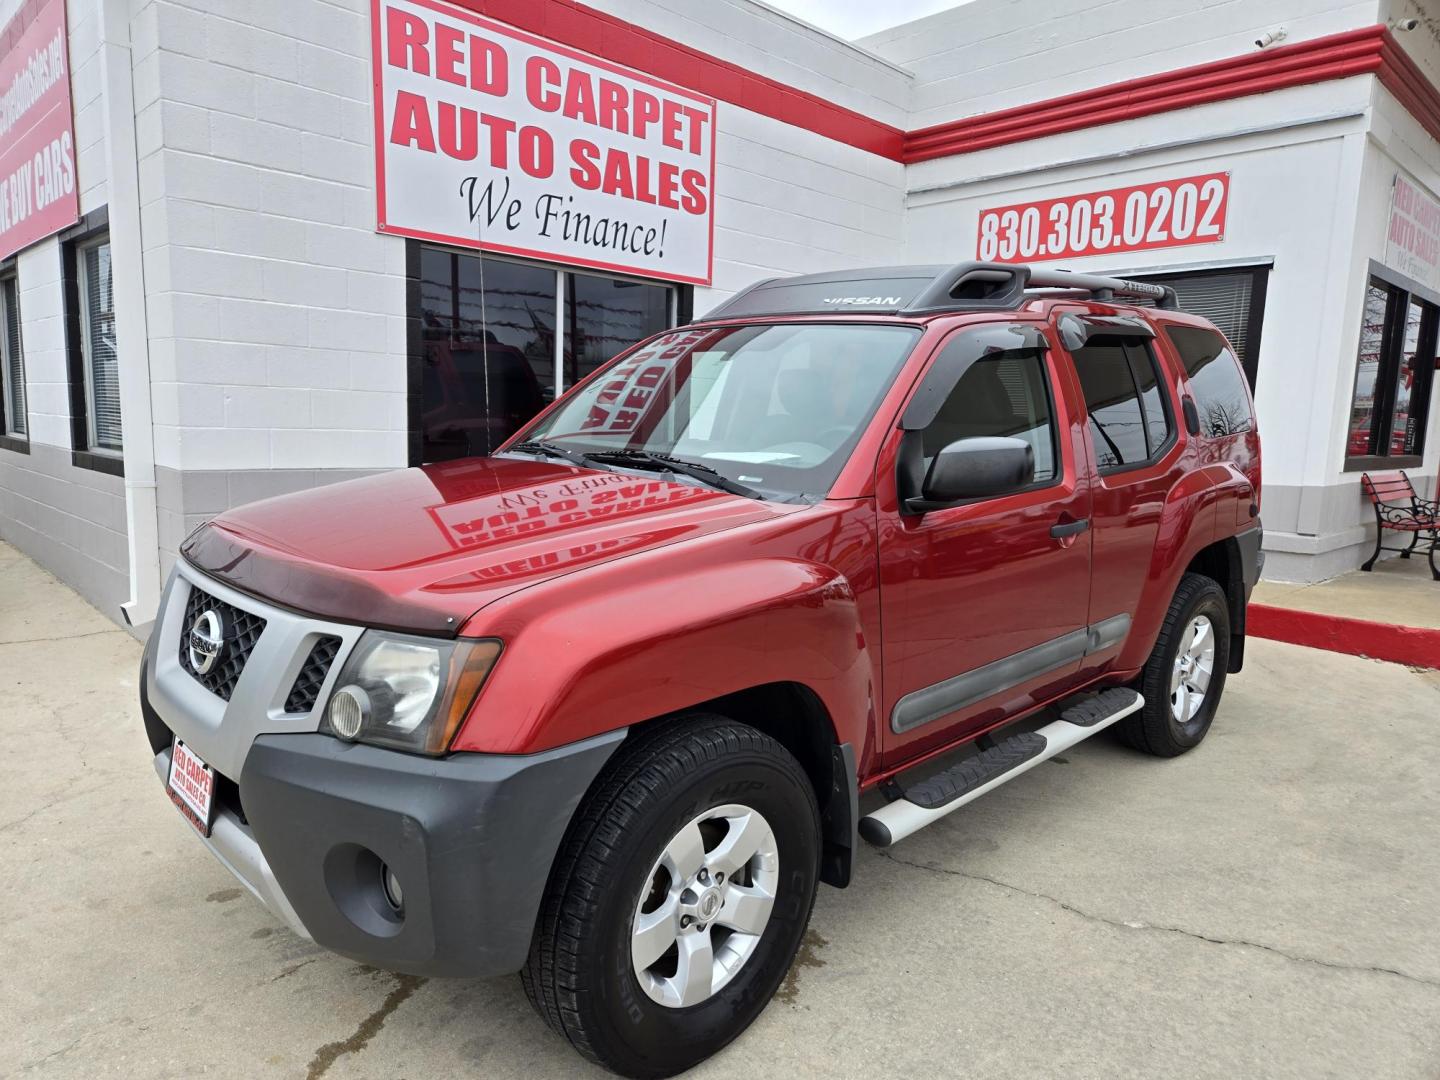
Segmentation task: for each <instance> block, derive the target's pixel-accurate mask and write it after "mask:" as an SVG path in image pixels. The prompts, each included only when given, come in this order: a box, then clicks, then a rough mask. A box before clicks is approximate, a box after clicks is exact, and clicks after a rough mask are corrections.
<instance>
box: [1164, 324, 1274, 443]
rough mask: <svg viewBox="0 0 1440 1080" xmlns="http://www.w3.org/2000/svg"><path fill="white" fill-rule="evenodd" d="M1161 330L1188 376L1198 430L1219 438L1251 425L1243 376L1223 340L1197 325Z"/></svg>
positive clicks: (1213, 332)
mask: <svg viewBox="0 0 1440 1080" xmlns="http://www.w3.org/2000/svg"><path fill="white" fill-rule="evenodd" d="M1165 333H1166V335H1167V336H1168V337H1169V338H1170V344H1172V345H1174V346H1175V351H1176V352H1177V353H1179V354H1180V361H1181V362H1182V363H1183V364H1184V365H1185V372H1186V374H1188V375H1189V376H1190V392H1191V394H1192V395H1194V398H1195V408H1196V410H1197V411H1198V412H1199V413H1200V430H1201V431H1203V432H1204V433H1205V434H1207V435H1209V436H1210V437H1211V438H1219V437H1220V436H1223V435H1236V434H1238V433H1240V432H1242V431H1249V430H1250V429H1251V428H1252V427H1254V426H1255V417H1254V416H1253V415H1252V414H1251V411H1250V397H1249V395H1248V394H1246V392H1245V375H1244V373H1243V372H1242V371H1241V370H1240V361H1239V360H1237V359H1236V357H1235V354H1234V353H1233V352H1231V351H1230V347H1229V346H1228V345H1226V344H1225V339H1224V338H1223V337H1221V336H1220V335H1219V334H1217V333H1215V331H1213V330H1206V329H1204V328H1202V327H1199V326H1168V327H1166V328H1165Z"/></svg>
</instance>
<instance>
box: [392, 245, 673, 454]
mask: <svg viewBox="0 0 1440 1080" xmlns="http://www.w3.org/2000/svg"><path fill="white" fill-rule="evenodd" d="M426 248H429V249H431V250H434V251H440V252H444V253H446V254H461V255H469V256H471V257H473V258H484V259H490V260H492V261H495V262H508V263H516V264H518V265H521V266H526V267H531V268H539V269H542V270H549V271H552V272H553V273H554V276H555V331H554V333H555V360H554V371H555V396H554V398H553V399H552V400H551V401H550V402H548V403H547V404H546V406H545V407H544V408H542V409H541V410H540V412H538V413H536V414H535V416H537V417H538V416H540V415H541V414H543V413H544V412H546V411H548V410H549V409H550V408H551V407H553V406H554V404H555V402H557V401H559V400H560V399H561V398H562V397H564V396H565V395H566V394H568V393H569V392H570V391H571V390H572V389H573V388H574V387H575V386H576V385H578V384H579V383H580V382H583V381H584V379H588V378H591V377H592V376H593V375H594V374H595V372H592V373H591V374H590V375H586V376H585V377H584V379H579V380H576V381H575V382H574V383H572V382H571V381H570V379H569V377H568V372H567V371H566V370H565V367H566V365H565V338H566V333H567V327H566V325H565V323H566V317H565V316H566V308H567V307H568V300H569V297H568V291H569V290H568V288H567V285H566V277H567V275H571V274H586V275H588V276H590V277H600V278H618V279H620V280H624V281H634V282H636V283H637V284H641V285H656V286H660V287H662V288H667V289H669V290H670V303H669V311H668V317H669V319H670V325H669V326H667V327H665V328H664V330H663V331H661V332H663V333H668V332H670V331H671V330H676V329H678V328H680V327H682V326H684V325H686V324H687V323H690V322H693V321H694V310H695V287H694V286H693V285H688V284H685V283H683V282H678V281H665V280H662V279H660V278H645V277H639V276H637V275H634V274H605V273H601V272H599V271H595V270H589V269H586V268H583V267H576V266H569V265H566V264H565V263H560V262H553V261H549V260H542V259H526V258H520V257H517V256H513V255H507V254H501V253H498V252H492V251H486V250H484V249H476V248H470V247H456V246H455V245H452V244H443V243H435V242H431V241H428V240H418V239H415V238H413V237H409V238H406V241H405V316H406V317H405V353H406V386H405V390H406V418H407V419H406V426H407V432H406V460H407V463H408V464H409V465H411V466H418V465H423V464H425V456H424V447H425V431H424V417H423V412H424V402H423V397H424V386H425V321H424V315H423V305H422V303H421V288H422V282H423V280H424V279H423V276H422V271H421V253H422V251H423V250H424V249H426ZM642 340H644V339H642ZM617 355H618V354H617ZM611 359H613V357H612V358H611ZM608 365H609V360H607V361H605V363H603V364H601V365H600V367H599V368H597V369H596V371H597V372H598V371H601V370H603V369H604V368H605V367H607V366H608ZM534 419H535V417H531V418H530V420H527V421H526V422H525V423H524V424H523V425H522V426H521V429H520V430H522V431H523V430H525V429H526V428H528V427H529V426H530V424H531V423H532V422H533V421H534Z"/></svg>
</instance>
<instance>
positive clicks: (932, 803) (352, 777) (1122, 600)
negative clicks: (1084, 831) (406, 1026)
mask: <svg viewBox="0 0 1440 1080" xmlns="http://www.w3.org/2000/svg"><path fill="white" fill-rule="evenodd" d="M1147 304H1153V306H1145V305H1147ZM1259 488H1260V444H1259V438H1258V435H1257V432H1256V427H1255V422H1254V417H1253V411H1252V405H1251V399H1250V393H1249V390H1248V388H1247V386H1246V383H1245V379H1244V377H1243V374H1242V372H1241V368H1240V365H1239V364H1238V363H1237V361H1236V358H1235V355H1234V353H1233V352H1232V351H1231V349H1230V348H1229V346H1228V345H1227V344H1226V343H1225V340H1224V338H1223V337H1222V336H1221V335H1220V334H1219V333H1218V332H1217V331H1216V330H1215V328H1214V327H1213V326H1211V325H1210V324H1209V323H1207V322H1206V321H1205V320H1203V319H1199V318H1196V317H1194V316H1192V315H1186V314H1183V313H1181V312H1179V311H1177V310H1175V296H1174V293H1173V292H1172V291H1171V290H1169V289H1167V288H1164V287H1162V286H1157V285H1151V284H1141V283H1135V282H1127V281H1121V280H1118V279H1114V278H1104V277H1095V276H1089V275H1079V274H1066V273H1064V272H1060V271H1045V272H1041V271H1033V270H1031V269H1030V268H1028V267H1024V266H1001V265H993V264H978V263H965V264H961V265H959V266H955V267H949V268H946V267H939V266H917V267H899V268H888V269H872V270H859V271H853V272H849V273H837V274H825V275H815V276H810V277H799V278H788V279H779V280H775V281H768V282H764V283H762V284H760V285H756V286H754V287H753V288H751V289H749V290H747V291H746V292H743V293H741V294H740V295H738V296H736V297H734V298H733V299H732V300H730V301H729V302H728V303H727V304H725V305H724V306H723V307H722V308H721V309H720V310H718V311H716V312H714V313H713V314H712V315H710V316H709V317H708V318H707V319H705V320H704V321H702V322H699V323H697V324H694V325H690V326H687V327H684V328H682V329H678V330H673V331H670V332H667V333H663V334H661V335H659V336H657V337H654V338H651V339H649V340H648V341H646V342H644V343H642V344H640V345H639V346H637V347H635V348H634V349H632V350H630V351H629V352H627V353H624V354H622V355H621V356H619V357H617V358H616V359H615V360H613V361H611V362H610V363H609V364H608V365H607V366H605V367H603V368H601V369H600V370H599V371H597V372H596V373H595V374H594V375H592V376H591V377H590V378H588V379H586V380H585V381H584V382H582V383H580V384H578V385H577V386H576V387H575V388H574V389H572V390H571V391H570V392H569V393H568V394H566V395H565V396H564V397H562V398H561V399H560V400H559V401H557V402H555V403H554V404H553V405H552V406H550V407H549V408H548V409H547V410H546V411H545V412H544V413H542V414H541V415H540V416H539V417H538V418H537V419H535V420H534V421H533V422H531V423H530V424H529V425H528V426H527V427H526V428H525V429H524V430H522V431H521V432H520V433H519V434H518V435H517V436H516V437H515V438H514V439H512V440H511V441H510V442H509V443H508V444H506V445H505V446H504V447H502V448H501V449H500V450H499V451H498V452H497V453H496V454H495V455H494V456H492V457H485V458H469V459H463V460H458V461H451V462H446V463H444V464H440V465H432V466H428V467H425V468H414V469H406V470H401V471H396V472H390V473H386V474H383V475H378V476H372V477H369V478H366V479H362V480H356V481H351V482H349V483H342V484H337V485H335V486H333V487H328V488H324V489H322V490H318V491H309V492H306V493H304V494H300V495H293V496H286V497H283V498H278V499H270V500H267V501H265V502H260V503H255V504H253V505H251V506H246V507H243V508H241V509H238V510H232V511H229V512H227V513H225V514H222V515H221V516H220V517H218V518H216V519H215V520H214V521H212V522H210V523H208V524H207V525H204V526H202V527H201V528H200V529H198V530H197V531H196V532H195V533H193V534H192V535H191V536H190V537H189V539H188V540H187V541H186V543H185V544H184V546H183V551H182V556H181V558H180V560H179V563H178V565H177V566H176V568H175V572H174V574H173V575H172V577H171V579H170V583H169V586H168V588H167V590H166V593H165V597H164V600H163V602H162V607H161V611H160V614H159V617H158V619H157V621H156V624H155V629H154V632H153V633H152V635H151V637H150V641H149V645H148V647H147V650H146V654H145V659H144V662H143V667H142V671H141V705H142V709H143V712H144V718H145V725H146V729H147V732H148V735H149V740H150V745H151V748H152V750H153V751H154V754H155V762H154V763H155V769H156V771H157V773H159V775H160V778H161V780H162V781H163V782H164V783H165V785H166V789H167V791H168V792H169V794H170V797H171V799H172V800H173V801H174V802H175V803H176V804H177V806H179V807H180V808H181V810H182V811H183V812H184V813H185V815H186V816H187V818H189V820H190V821H191V823H192V824H193V825H194V826H195V827H196V829H197V830H198V831H199V833H200V834H201V835H202V836H203V837H204V842H205V844H206V846H208V847H209V848H210V850H211V852H212V853H214V854H215V855H216V856H217V857H218V858H219V859H220V861H221V862H223V863H224V864H225V865H226V866H227V867H228V868H229V869H230V870H231V871H232V872H233V873H234V874H235V875H236V876H237V877H238V878H239V879H240V880H241V882H243V883H244V884H245V886H246V887H247V888H248V889H249V890H250V891H251V892H252V893H254V894H255V896H256V897H258V898H259V899H260V901H261V902H262V903H264V904H265V905H266V906H267V907H268V908H269V909H270V910H271V911H272V912H274V913H275V915H276V916H277V917H279V918H280V919H282V920H283V921H284V922H285V923H287V924H288V925H289V927H290V928H291V929H292V930H293V931H294V932H295V933H297V934H300V935H302V936H304V937H307V938H312V939H313V940H314V941H316V942H318V943H319V944H321V945H324V946H326V947H328V948H330V949H333V950H335V951H336V952H339V953H342V954H344V955H346V956H349V957H353V958H354V959H356V960H360V961H363V962H365V963H367V964H373V965H377V966H380V967H384V968H389V969H392V970H396V971H403V972H412V973H417V974H422V975H462V976H478V975H496V974H502V973H507V972H516V971H518V972H519V973H520V975H521V979H522V980H523V982H524V986H525V990H526V993H527V994H528V995H529V997H530V1000H531V1001H532V1002H533V1004H534V1006H535V1008H536V1009H537V1010H538V1011H539V1013H540V1014H541V1016H543V1017H544V1019H545V1020H546V1021H547V1022H548V1023H549V1025H550V1026H551V1027H552V1028H553V1029H554V1030H555V1031H556V1032H557V1033H559V1034H560V1035H562V1036H564V1037H565V1038H566V1039H568V1040H569V1041H570V1042H571V1043H572V1044H573V1045H574V1047H575V1048H576V1049H577V1050H579V1051H580V1053H582V1054H584V1055H585V1056H586V1057H588V1058H590V1059H592V1060H594V1061H597V1062H599V1063H601V1064H603V1065H606V1066H608V1067H609V1068H611V1069H613V1070H615V1071H616V1072H619V1073H623V1074H625V1075H629V1076H645V1077H659V1076H669V1075H671V1074H674V1073H676V1072H679V1071H682V1070H684V1069H686V1068H688V1067H689V1066H691V1065H694V1064H695V1063H697V1062H699V1061H701V1060H702V1059H704V1058H705V1057H706V1056H707V1055H710V1054H712V1053H714V1052H715V1051H716V1050H718V1049H720V1048H721V1047H722V1046H724V1045H725V1044H726V1043H727V1042H729V1041H730V1040H731V1039H733V1038H735V1036H736V1035H738V1034H739V1033H740V1032H741V1031H743V1030H744V1029H745V1027H746V1026H747V1025H748V1024H749V1023H750V1022H751V1021H753V1020H754V1019H755V1017H756V1016H757V1015H758V1014H759V1013H760V1011H761V1010H762V1009H763V1008H764V1007H765V1005H766V1003H767V1002H768V1001H769V1000H770V998H771V996H772V995H773V994H774V993H775V990H776V988H777V987H778V986H779V985H780V983H781V980H782V979H783V978H784V977H785V974H786V970H787V968H789V966H790V964H791V961H792V960H793V958H794V956H795V953H796V949H797V947H798V946H799V944H800V940H801V936H802V934H803V933H804V931H805V927H806V923H807V922H808V920H809V918H810V911H811V906H812V904H813V902H814V900H815V891H816V887H817V883H818V882H821V881H823V882H826V883H828V884H830V885H835V886H844V885H845V884H846V883H847V882H848V881H849V879H850V874H851V867H852V863H853V861H854V857H855V851H856V848H857V844H858V838H861V837H863V838H864V839H865V840H867V841H869V842H871V843H873V844H877V845H881V846H884V845H889V844H894V843H897V842H899V841H901V840H903V839H904V838H905V837H906V836H908V835H909V834H910V833H912V832H914V831H915V830H916V829H919V828H921V827H923V826H925V825H927V824H929V823H930V822H933V821H935V820H937V819H938V818H940V817H941V816H943V815H945V814H947V813H949V812H951V811H953V810H955V809H956V808H958V807H960V806H961V805H963V804H964V803H966V802H968V801H969V800H971V799H973V798H975V797H977V796H979V795H982V794H984V793H985V792H986V791H989V790H990V789H992V788H994V787H995V786H997V785H999V784H1001V783H1004V782H1006V781H1008V780H1011V779H1013V778H1015V777H1017V776H1018V775H1020V774H1021V773H1022V772H1024V771H1026V770H1027V769H1030V768H1032V767H1034V766H1035V765H1037V764H1039V763H1040V762H1042V761H1045V760H1046V759H1048V758H1050V757H1052V756H1054V755H1055V754H1057V753H1059V752H1061V751H1063V750H1065V749H1066V748H1067V747H1069V746H1071V745H1073V744H1074V743H1076V742H1078V741H1079V740H1081V739H1085V738H1088V737H1089V736H1091V735H1094V734H1096V733H1097V732H1099V731H1101V730H1102V729H1104V728H1106V727H1109V726H1111V725H1114V729H1115V731H1116V732H1118V734H1119V736H1120V737H1121V738H1122V739H1123V740H1124V741H1125V742H1127V743H1129V744H1130V745H1131V746H1133V747H1135V748H1137V749H1139V750H1143V751H1146V752H1148V753H1151V754H1156V755H1159V756H1162V757H1169V756H1173V755H1176V754H1180V753H1183V752H1184V751H1186V750H1189V749H1191V748H1192V747H1194V746H1196V745H1197V744H1198V743H1199V742H1200V741H1201V740H1202V739H1203V738H1204V737H1205V733H1206V731H1207V730H1208V729H1209V727H1210V723H1211V721H1212V719H1213V718H1214V716H1215V710H1216V706H1217V705H1218V704H1219V701H1220V694H1221V691H1222V690H1223V689H1224V686H1225V676H1226V673H1227V672H1234V671H1238V670H1239V669H1240V663H1241V657H1242V654H1243V646H1244V641H1245V637H1244V631H1245V611H1246V603H1247V600H1248V597H1249V594H1250V590H1251V587H1252V586H1253V585H1254V583H1255V580H1256V578H1257V576H1258V572H1259V563H1260V523H1259V517H1258V515H1259V501H1260V491H1259ZM1057 812H1058V808H1057Z"/></svg>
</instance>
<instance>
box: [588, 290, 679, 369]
mask: <svg viewBox="0 0 1440 1080" xmlns="http://www.w3.org/2000/svg"><path fill="white" fill-rule="evenodd" d="M674 292H675V290H674V289H673V288H671V287H669V286H668V285H654V284H648V283H645V282H639V281H625V280H622V279H620V278H604V277H596V276H595V275H593V274H567V275H565V385H566V386H573V385H574V384H575V383H577V382H579V381H580V380H581V379H583V378H585V377H586V376H587V375H589V374H590V373H591V372H592V371H594V370H595V369H596V368H598V367H599V366H600V365H601V364H603V363H605V361H606V360H609V359H610V358H611V357H612V356H614V355H615V354H616V353H618V352H620V351H621V350H623V349H628V348H629V347H630V346H631V345H633V344H635V342H637V341H639V340H640V339H642V338H647V337H649V336H650V335H651V334H654V333H657V332H658V331H660V330H664V329H665V328H666V327H667V326H670V325H672V319H671V311H670V305H671V297H672V296H673V295H674Z"/></svg>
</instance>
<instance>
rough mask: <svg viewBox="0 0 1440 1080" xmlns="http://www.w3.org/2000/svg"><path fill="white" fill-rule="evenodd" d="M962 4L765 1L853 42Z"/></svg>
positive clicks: (932, 0) (952, 0)
mask: <svg viewBox="0 0 1440 1080" xmlns="http://www.w3.org/2000/svg"><path fill="white" fill-rule="evenodd" d="M961 2H963V0H765V3H768V4H769V5H770V6H771V7H776V8H779V9H780V10H781V11H785V12H789V13H790V14H791V15H794V16H795V17H796V18H799V19H804V20H805V21H806V22H808V23H812V24H813V25H815V26H818V27H820V29H822V30H828V31H830V33H832V34H835V35H837V36H839V37H842V38H847V39H850V40H853V39H855V38H858V37H864V36H865V35H866V34H873V33H875V32H876V31H878V30H884V29H886V28H887V27H890V26H896V25H898V24H899V23H903V22H909V21H910V20H911V19H919V18H921V17H923V16H925V15H934V14H935V13H936V12H937V11H944V10H946V9H947V8H952V7H957V6H958V5H959V4H960V3H961Z"/></svg>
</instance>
